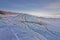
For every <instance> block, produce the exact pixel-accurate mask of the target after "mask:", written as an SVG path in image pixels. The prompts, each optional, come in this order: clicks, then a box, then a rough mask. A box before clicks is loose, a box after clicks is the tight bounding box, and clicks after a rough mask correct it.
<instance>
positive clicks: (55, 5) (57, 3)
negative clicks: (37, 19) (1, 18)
mask: <svg viewBox="0 0 60 40" xmlns="http://www.w3.org/2000/svg"><path fill="white" fill-rule="evenodd" d="M45 8H47V9H60V1H57V0H56V1H55V2H51V3H49V4H48V5H46V7H45Z"/></svg>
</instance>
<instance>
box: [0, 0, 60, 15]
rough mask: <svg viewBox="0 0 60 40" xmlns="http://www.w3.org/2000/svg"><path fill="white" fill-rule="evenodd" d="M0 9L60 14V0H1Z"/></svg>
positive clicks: (37, 13) (35, 13) (38, 13)
mask: <svg viewBox="0 0 60 40" xmlns="http://www.w3.org/2000/svg"><path fill="white" fill-rule="evenodd" d="M0 10H6V11H14V12H24V13H28V14H33V15H38V16H39V15H41V14H42V15H43V14H44V15H45V14H54V15H59V14H60V0H0Z"/></svg>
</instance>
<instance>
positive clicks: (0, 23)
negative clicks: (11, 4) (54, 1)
mask: <svg viewBox="0 0 60 40" xmlns="http://www.w3.org/2000/svg"><path fill="white" fill-rule="evenodd" d="M0 17H2V18H0V40H60V18H39V17H35V16H32V15H27V14H18V15H17V16H4V15H0Z"/></svg>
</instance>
